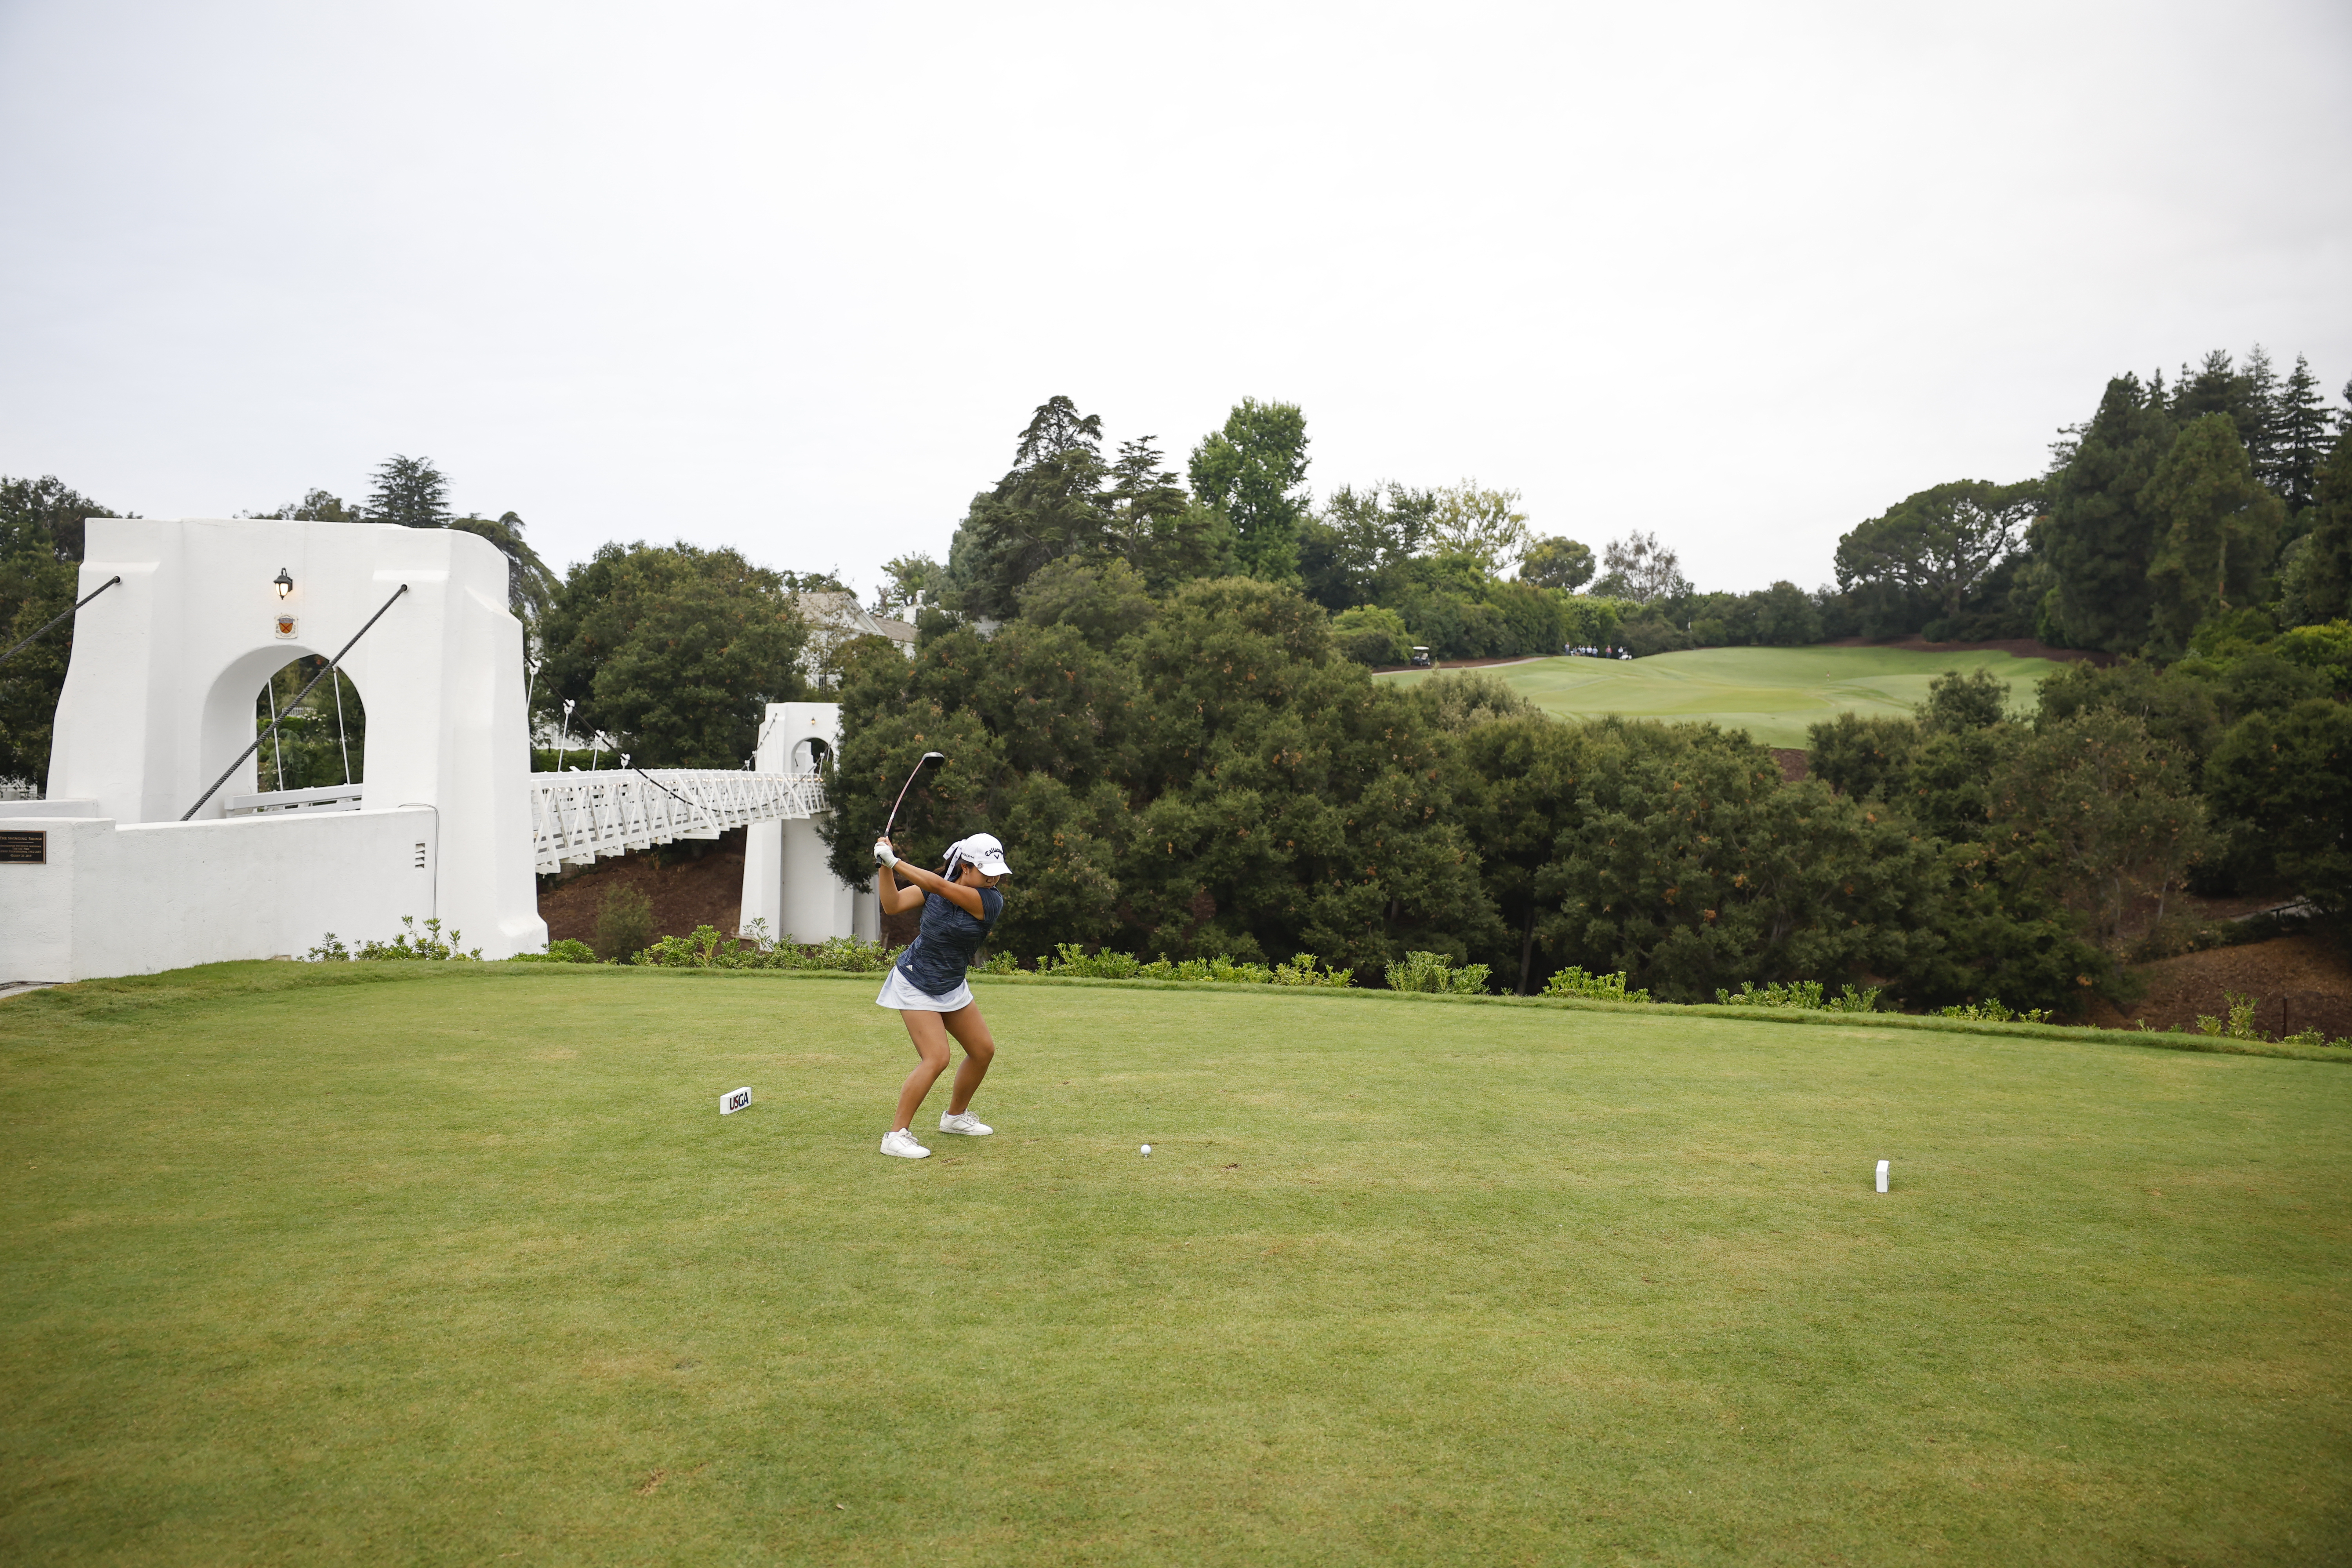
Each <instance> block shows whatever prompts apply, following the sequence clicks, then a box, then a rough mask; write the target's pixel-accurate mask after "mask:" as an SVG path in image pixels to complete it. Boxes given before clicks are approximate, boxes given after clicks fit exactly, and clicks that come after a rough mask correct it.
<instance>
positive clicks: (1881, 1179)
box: [1878, 1160, 1886, 1193]
mask: <svg viewBox="0 0 2352 1568" xmlns="http://www.w3.org/2000/svg"><path fill="white" fill-rule="evenodd" d="M1878 1190H1879V1191H1880V1192H1882V1193H1883V1192H1885V1190H1886V1162H1885V1161H1884V1160H1881V1161H1880V1162H1878Z"/></svg>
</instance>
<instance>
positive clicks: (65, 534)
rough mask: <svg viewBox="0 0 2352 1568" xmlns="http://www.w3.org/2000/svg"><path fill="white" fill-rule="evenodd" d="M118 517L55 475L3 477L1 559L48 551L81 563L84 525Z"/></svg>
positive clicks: (0, 483) (0, 479) (60, 558)
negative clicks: (92, 521)
mask: <svg viewBox="0 0 2352 1568" xmlns="http://www.w3.org/2000/svg"><path fill="white" fill-rule="evenodd" d="M114 515H115V514H114V513H113V512H111V511H109V510H107V509H106V508H104V507H102V506H100V505H99V504H98V503H97V502H96V501H94V500H90V499H89V497H88V496H86V495H83V494H81V493H80V492H79V490H76V489H73V488H72V487H71V486H69V485H66V484H62V483H60V482H59V481H58V477H57V476H56V475H55V474H44V475H43V476H41V477H40V478H39V479H9V478H7V477H5V475H0V556H7V555H17V554H26V553H29V554H38V553H40V552H42V551H44V550H46V551H47V552H48V553H49V554H50V556H51V557H52V558H54V559H56V560H58V561H79V560H80V559H81V557H82V523H83V522H84V521H86V520H88V519H89V518H93V517H112V516H114ZM51 613H52V614H54V613H55V612H54V611H53V612H51Z"/></svg>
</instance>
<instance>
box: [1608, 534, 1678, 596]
mask: <svg viewBox="0 0 2352 1568" xmlns="http://www.w3.org/2000/svg"><path fill="white" fill-rule="evenodd" d="M1592 591H1593V592H1594V593H1596V594H1603V595H1608V596H1609V597H1611V598H1615V599H1631V600H1633V602H1634V603H1635V604H1637V605H1666V604H1673V603H1675V602H1678V601H1680V600H1683V599H1686V598H1688V597H1690V595H1691V592H1692V589H1691V584H1690V580H1689V579H1688V578H1686V577H1685V576H1684V575H1683V566H1682V557H1681V556H1679V555H1677V554H1676V553H1675V552H1673V551H1671V550H1668V549H1667V548H1666V547H1665V546H1664V545H1662V544H1660V543H1659V542H1658V536H1657V535H1656V534H1655V533H1643V532H1642V531H1640V530H1638V529H1636V530H1635V531H1633V532H1631V533H1628V534H1627V535H1626V536H1625V537H1624V538H1622V539H1612V540H1611V541H1610V542H1609V543H1608V544H1607V546H1606V547H1604V548H1603V549H1602V551H1601V581H1599V582H1598V583H1595V584H1593V585H1592Z"/></svg>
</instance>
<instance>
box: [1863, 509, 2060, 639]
mask: <svg viewBox="0 0 2352 1568" xmlns="http://www.w3.org/2000/svg"><path fill="white" fill-rule="evenodd" d="M2041 500H2042V487H2041V486H2040V485H2039V484H2038V483H2033V482H2027V483H2024V484H2014V485H1996V484H1989V483H1987V482H1986V481H1984V480H1982V479H1958V480H1955V481H1953V482H1951V483H1949V484H1941V485H1937V486H1936V487H1934V488H1933V489H1924V490H1920V491H1918V492H1917V493H1916V494H1914V495H1910V496H1906V498H1904V500H1902V501H1900V502H1899V503H1897V504H1896V505H1895V506H1893V507H1890V508H1888V509H1887V510H1885V512H1883V513H1881V514H1880V515H1879V516H1877V517H1874V518H1872V519H1871V520H1870V521H1867V522H1864V523H1862V524H1859V525H1858V526H1856V527H1855V528H1854V529H1853V530H1852V531H1850V532H1848V533H1846V534H1845V535H1844V536H1843V538H1841V539H1840V540H1839V541H1838V548H1837V581H1838V586H1839V587H1840V588H1841V589H1843V590H1844V591H1845V592H1847V593H1849V594H1854V595H1859V596H1860V597H1861V598H1862V600H1863V602H1864V604H1865V605H1868V606H1870V608H1871V609H1872V611H1873V612H1874V628H1873V629H1874V631H1878V632H1887V631H1897V630H1900V631H1916V630H1918V629H1919V628H1920V627H1921V626H1925V625H1927V623H1928V622H1930V621H1949V620H1951V619H1953V618H1954V617H1956V616H1958V615H1959V614H1960V611H1961V609H1962V607H1963V606H1964V605H1966V604H1967V603H1968V602H1969V598H1970V596H1971V595H1973V594H1974V593H1975V592H1976V591H1977V590H1978V589H1979V587H1980V586H1982V585H1983V584H1985V582H1986V581H1987V579H1988V578H1990V576H1991V574H1992V572H1993V570H1994V568H1996V567H1997V566H1999V565H2000V563H2001V562H2002V560H2003V559H2005V558H2006V557H2007V556H2008V555H2010V554H2011V552H2014V551H2015V550H2016V549H2017V548H2018V545H2019V543H2020V542H2021V540H2022V538H2023V536H2024V531H2025V527H2026V524H2027V523H2029V522H2031V521H2032V519H2033V516H2034V514H2035V512H2036V511H2037V510H2039V509H2040V506H2041Z"/></svg>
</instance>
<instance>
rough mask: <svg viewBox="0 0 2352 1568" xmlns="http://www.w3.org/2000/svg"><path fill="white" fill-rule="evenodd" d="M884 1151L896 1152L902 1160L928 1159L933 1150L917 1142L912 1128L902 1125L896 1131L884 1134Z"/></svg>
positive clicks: (886, 1152) (888, 1152)
mask: <svg viewBox="0 0 2352 1568" xmlns="http://www.w3.org/2000/svg"><path fill="white" fill-rule="evenodd" d="M882 1152H884V1153H885V1154H895V1155H897V1156H898V1158H899V1159H901V1160H928V1159H929V1158H930V1157H931V1152H930V1151H929V1149H926V1148H924V1147H923V1146H922V1145H921V1144H920V1143H918V1142H915V1133H914V1130H913V1129H912V1128H908V1127H901V1128H899V1129H898V1131H896V1132H886V1133H884V1134H883V1135H882Z"/></svg>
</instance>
